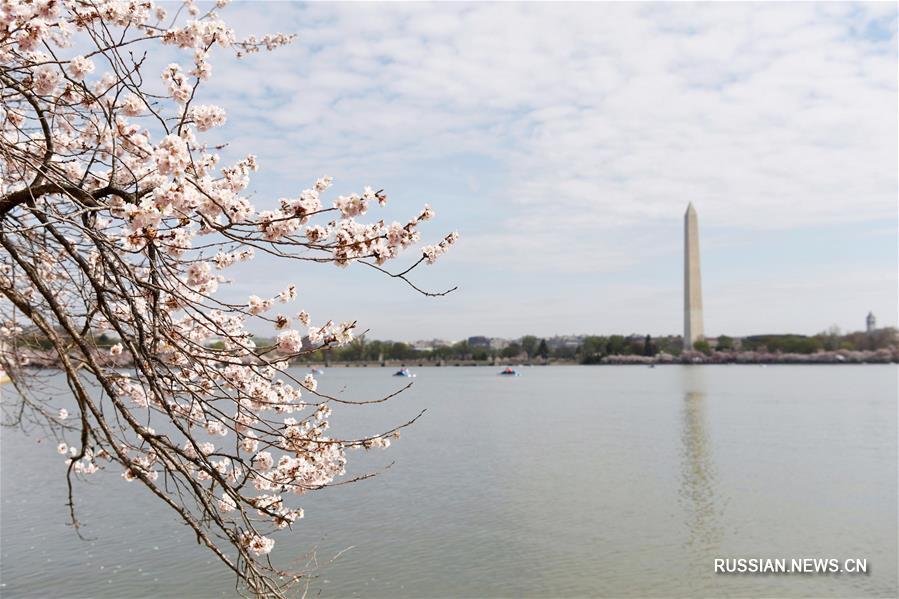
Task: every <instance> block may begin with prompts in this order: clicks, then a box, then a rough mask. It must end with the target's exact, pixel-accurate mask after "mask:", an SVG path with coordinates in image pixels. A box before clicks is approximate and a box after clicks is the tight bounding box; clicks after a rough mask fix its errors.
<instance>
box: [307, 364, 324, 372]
mask: <svg viewBox="0 0 899 599" xmlns="http://www.w3.org/2000/svg"><path fill="white" fill-rule="evenodd" d="M309 374H325V369H324V368H316V367H315V366H313V367H312V368H310V369H309Z"/></svg>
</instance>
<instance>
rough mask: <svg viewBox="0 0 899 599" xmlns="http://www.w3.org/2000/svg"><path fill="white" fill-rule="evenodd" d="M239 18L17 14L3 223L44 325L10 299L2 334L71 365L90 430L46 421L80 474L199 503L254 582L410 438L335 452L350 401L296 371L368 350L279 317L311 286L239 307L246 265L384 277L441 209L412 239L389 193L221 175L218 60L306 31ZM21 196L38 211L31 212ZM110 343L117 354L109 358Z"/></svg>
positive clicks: (11, 27) (105, 6)
mask: <svg viewBox="0 0 899 599" xmlns="http://www.w3.org/2000/svg"><path fill="white" fill-rule="evenodd" d="M223 5H224V3H222V2H220V3H218V4H217V6H216V10H211V11H209V12H208V13H206V14H201V11H200V9H199V7H198V6H197V5H196V4H194V3H193V2H189V1H188V2H185V3H184V4H183V7H182V8H184V10H183V11H181V10H178V11H173V16H171V17H170V16H169V14H168V11H166V9H165V8H164V6H162V5H157V4H154V3H153V2H151V1H149V0H141V1H136V0H95V1H92V2H81V1H80V0H33V1H29V2H24V1H21V2H20V1H17V0H0V61H2V63H3V64H4V66H7V65H8V66H9V68H5V69H4V70H3V72H2V73H0V78H2V79H3V84H4V94H3V99H2V106H0V136H2V143H3V146H4V152H3V153H2V156H0V200H4V202H3V203H0V206H6V205H7V204H9V205H10V206H11V207H10V208H8V209H7V208H3V209H2V210H4V212H0V219H3V220H4V225H5V224H6V219H9V220H10V221H11V222H12V226H11V227H10V228H9V230H10V231H12V233H11V234H10V235H9V236H8V239H9V243H10V244H11V247H14V248H15V253H13V252H10V253H9V255H10V259H9V261H7V260H5V259H4V261H3V263H2V264H0V286H2V288H3V291H4V293H5V297H10V298H15V300H16V301H17V302H20V305H21V304H27V305H29V306H30V307H31V310H30V311H29V312H28V313H29V314H34V315H35V316H34V317H32V318H31V319H30V322H29V321H28V316H27V314H26V315H25V316H23V311H22V310H20V309H13V308H12V307H10V306H11V304H9V303H3V301H0V336H2V337H3V343H6V342H9V343H15V342H16V340H17V339H18V338H19V337H21V336H24V334H25V329H26V328H30V330H31V332H32V333H33V331H34V330H38V331H39V332H40V333H42V334H43V335H44V336H45V337H46V338H47V339H48V340H50V341H51V342H52V343H54V344H56V346H55V347H56V349H57V350H58V353H59V354H60V355H61V356H65V357H66V358H67V361H66V363H67V364H69V365H70V366H66V367H67V368H71V370H70V371H68V374H69V377H70V382H71V383H72V384H71V387H72V389H73V390H74V392H75V393H76V395H77V397H78V399H79V403H78V406H79V407H78V413H73V414H72V415H70V414H69V411H68V410H66V409H59V410H56V409H53V410H50V409H47V410H45V411H44V412H43V413H44V416H45V417H47V418H48V420H49V421H50V422H51V425H52V426H53V427H54V429H53V430H54V431H57V432H59V433H60V435H61V436H60V438H61V441H60V443H59V445H58V447H57V449H58V451H59V453H60V454H61V455H63V456H65V457H64V459H65V460H67V465H68V466H69V471H70V472H72V473H74V474H76V475H90V474H93V473H95V472H97V471H99V470H100V469H103V468H109V467H110V466H111V465H112V464H116V465H117V467H118V468H120V471H121V476H122V478H123V479H124V480H126V481H133V482H139V483H143V484H145V485H147V486H150V487H152V488H153V490H154V491H156V492H158V493H160V494H168V493H171V490H172V489H182V490H183V489H189V490H190V493H193V494H194V499H195V500H196V501H195V504H196V508H194V506H193V504H191V506H190V508H188V506H187V502H183V503H182V504H181V505H182V507H183V508H184V510H183V511H179V514H181V517H183V518H185V520H186V522H187V523H188V524H189V525H191V526H192V527H193V528H194V530H195V531H196V532H197V534H200V535H204V534H207V531H208V530H209V528H210V527H218V530H217V531H216V532H217V534H218V538H224V539H231V540H232V541H233V543H235V545H234V546H235V547H236V548H237V550H239V551H241V555H242V557H243V558H244V561H245V562H246V564H248V565H247V566H246V567H249V568H255V567H256V566H255V565H253V558H254V557H260V556H263V555H266V554H268V553H269V552H270V551H271V550H272V547H273V545H274V540H273V539H271V538H269V537H267V536H265V535H266V534H270V532H274V531H277V530H279V529H283V528H290V527H291V526H292V525H293V524H295V523H296V521H297V520H299V519H301V518H302V517H303V510H302V508H301V507H300V506H298V505H293V504H291V503H290V501H289V500H288V497H289V496H291V495H292V496H293V497H294V501H296V499H295V498H296V497H297V496H302V495H304V494H306V493H308V492H310V491H314V490H316V489H319V488H321V487H323V486H327V485H329V484H332V482H333V481H334V480H335V479H336V478H338V477H341V476H343V475H344V474H345V472H346V470H345V466H346V463H347V451H348V450H350V449H353V448H365V449H370V448H387V447H388V446H389V444H390V439H391V438H395V437H392V434H393V433H387V434H377V435H372V436H368V437H364V438H361V439H338V438H333V437H332V436H330V434H329V432H328V431H329V429H330V420H329V418H330V416H331V407H330V406H331V405H332V404H333V402H334V400H333V398H330V397H327V396H326V395H323V394H321V392H320V391H319V390H318V383H317V381H316V380H315V378H314V377H312V376H311V375H310V376H305V377H302V378H300V377H297V376H295V374H292V373H291V371H290V370H289V369H288V366H289V364H288V360H289V359H291V358H292V357H295V356H298V355H303V354H305V353H310V352H314V351H317V350H320V349H323V348H328V347H332V346H339V345H343V344H346V343H349V342H351V341H352V340H353V330H354V327H355V323H354V322H352V321H347V322H337V321H333V320H327V319H326V318H325V317H323V318H321V319H320V320H316V323H321V322H323V321H324V324H313V321H312V318H311V316H310V315H309V313H308V312H307V311H306V310H302V309H294V315H293V316H288V315H286V314H275V315H272V312H273V311H274V309H275V307H276V306H279V305H283V304H288V303H290V302H295V301H296V300H297V298H298V296H299V295H300V292H301V291H302V292H304V293H305V291H306V290H305V289H300V288H298V287H297V286H296V285H286V286H285V287H284V288H283V289H281V290H280V291H279V292H277V293H274V294H271V292H270V291H269V292H266V291H265V290H263V289H261V288H260V289H254V290H253V291H255V293H252V294H251V295H249V296H247V297H246V300H245V301H243V302H237V303H235V302H229V301H225V300H223V299H220V298H219V293H220V289H221V287H222V286H223V285H226V284H227V283H228V282H229V281H228V279H227V278H226V276H225V274H226V272H227V270H228V269H229V268H230V267H232V266H234V265H236V264H238V263H242V262H247V261H249V260H253V259H254V258H255V257H257V255H258V254H260V253H267V254H271V255H274V256H276V257H278V258H280V259H302V260H306V261H308V262H323V263H331V264H335V265H337V266H346V265H348V264H350V263H353V262H356V261H364V262H366V263H369V264H373V265H376V266H381V265H383V264H385V263H386V262H387V261H389V260H392V259H395V258H398V257H399V256H400V255H401V254H402V252H403V250H405V249H408V248H411V247H412V246H414V245H416V244H417V243H418V242H419V241H420V240H421V238H422V236H421V233H420V231H419V229H420V228H421V225H422V224H423V223H425V222H426V221H429V220H430V219H431V218H432V217H433V215H434V213H433V211H432V210H431V208H430V207H429V206H427V205H425V206H424V208H423V209H422V210H421V211H420V212H419V213H418V215H417V216H415V217H413V218H411V219H409V220H407V221H405V222H391V223H389V224H388V223H385V222H383V221H381V220H379V221H376V222H371V223H367V222H362V221H361V220H360V219H362V218H363V217H365V216H366V215H367V214H368V213H369V210H374V209H375V208H377V207H383V206H385V205H386V203H387V195H386V194H385V193H384V191H383V190H378V191H375V190H374V188H372V187H365V188H363V190H362V191H361V192H358V193H348V192H344V193H342V194H336V197H333V199H331V197H332V196H329V193H330V192H329V190H330V189H331V188H332V186H333V181H332V179H331V178H330V177H327V176H325V177H321V178H319V179H317V180H315V181H314V182H313V183H312V184H311V186H309V187H308V188H305V189H302V190H301V191H299V192H296V191H291V192H289V193H288V194H286V195H288V196H289V197H284V198H281V199H279V200H277V201H270V200H268V199H266V198H260V199H256V200H255V203H254V202H251V201H250V199H249V197H248V193H247V190H248V188H249V185H250V181H251V176H253V174H254V173H256V172H257V171H258V168H259V165H258V164H257V160H256V157H255V156H253V155H248V156H246V157H245V158H243V159H240V160H237V161H236V162H233V163H231V164H222V163H221V162H222V160H221V157H220V156H219V154H218V153H217V147H216V146H210V145H209V144H207V143H205V142H204V139H203V138H204V135H203V134H205V133H206V132H208V131H209V130H210V129H212V128H214V127H222V126H224V125H225V124H226V112H225V110H224V108H222V107H220V106H215V105H212V104H201V103H199V102H200V101H201V100H200V99H201V98H202V90H203V88H202V85H201V84H202V83H203V82H205V81H206V80H207V79H209V78H210V77H211V76H212V73H213V70H212V63H211V57H212V55H213V52H215V51H217V50H221V49H230V50H231V51H233V52H235V53H236V54H237V55H247V54H254V53H256V52H258V51H259V50H260V49H274V48H276V47H278V46H281V45H284V44H285V43H288V42H289V41H290V40H291V39H292V36H289V35H284V34H272V35H269V36H262V37H251V38H247V39H246V40H238V39H237V37H236V35H235V33H234V31H233V30H232V29H231V28H230V27H229V26H227V25H226V23H225V22H224V21H222V20H221V19H220V17H219V16H218V10H217V9H219V8H221V7H222V6H223ZM126 33H127V35H126ZM123 36H124V37H123ZM73 38H75V39H74V40H73ZM73 42H77V43H73ZM160 43H161V44H164V45H167V46H169V48H168V49H167V50H166V52H171V51H175V52H177V53H178V54H179V56H180V55H182V54H183V55H185V56H183V57H182V60H181V62H180V63H179V62H172V63H170V64H168V65H167V66H166V67H165V68H164V69H162V71H161V72H158V73H156V74H155V75H154V76H153V77H152V78H150V77H146V73H144V72H143V70H146V67H145V66H144V65H143V63H142V62H140V59H139V58H138V57H139V56H140V54H141V53H140V52H138V51H137V50H138V49H139V48H140V46H141V44H144V45H145V46H146V47H148V48H153V47H154V46H153V45H154V44H160ZM90 44H94V46H95V47H94V48H93V49H89V46H90ZM51 49H52V51H51ZM76 49H77V53H76ZM182 65H184V66H182ZM142 69H143V70H142ZM151 79H152V82H150V80H151ZM154 86H155V87H154ZM300 187H301V186H299V185H298V186H297V188H298V189H299V188H300ZM20 196H21V197H24V198H27V201H25V200H22V201H21V202H18V203H16V202H14V201H13V200H14V199H15V198H17V197H20ZM6 200H8V202H7V201H6ZM256 203H258V204H259V208H258V209H257V206H256ZM32 205H33V206H37V207H39V210H36V209H34V208H33V207H32ZM4 230H7V229H4ZM457 237H458V234H456V233H452V234H450V235H447V236H446V237H444V238H443V240H442V241H440V242H439V243H438V244H436V245H431V246H426V247H424V248H423V249H422V250H421V251H422V254H421V255H420V256H419V257H418V262H415V264H418V263H419V262H426V263H433V262H434V261H435V260H436V259H437V258H438V257H439V256H440V255H442V254H443V253H445V252H446V250H447V249H448V248H449V246H450V245H452V244H453V243H454V242H455V241H456V239H457ZM6 239H7V237H6V236H4V242H6ZM413 267H414V266H413ZM405 272H408V270H407V271H405ZM403 276H404V275H403ZM4 301H5V300H4ZM23 319H24V320H23ZM23 322H25V323H27V327H24V328H23V326H22V323H23ZM253 322H257V323H258V322H267V323H269V324H270V325H271V326H273V327H274V328H275V329H276V330H277V331H278V333H277V338H276V341H275V343H274V344H272V345H271V346H265V347H262V346H257V342H256V340H255V338H254V335H253V334H252V333H251V330H250V329H251V327H250V323H253ZM46 323H51V324H50V325H47V324H46ZM41 327H44V328H41ZM86 332H90V333H92V334H95V335H96V337H95V336H92V335H89V334H86ZM101 334H105V335H107V336H108V337H111V338H112V342H111V343H107V342H104V343H103V344H100V343H99V342H98V341H97V339H98V338H99V336H100V335H101ZM2 357H3V358H4V360H5V359H6V354H5V347H4V356H2ZM91 377H92V379H91ZM84 379H91V380H92V381H93V384H95V386H96V393H95V394H94V395H92V394H91V393H88V392H87V391H84V390H83V389H82V388H81V387H80V385H82V380H84ZM70 409H71V407H70ZM73 412H74V411H73ZM151 422H152V423H153V425H154V426H156V427H157V428H158V429H159V430H160V432H157V431H156V430H154V429H153V428H151V427H150V426H149V423H151ZM156 423H161V425H157V424H156ZM82 426H86V427H87V429H86V430H84V436H83V437H82V436H81V434H80V433H81V432H82V430H81V429H80V427H82ZM162 431H165V432H162ZM67 438H71V439H75V438H77V439H78V442H77V444H76V445H69V443H68V442H67V441H66V440H65V439H67ZM163 481H165V482H166V483H167V484H166V485H163V484H162V483H163ZM179 501H180V499H179ZM191 509H196V511H194V512H191ZM210 514H211V515H210ZM211 542H212V541H210V543H211ZM254 572H255V570H254Z"/></svg>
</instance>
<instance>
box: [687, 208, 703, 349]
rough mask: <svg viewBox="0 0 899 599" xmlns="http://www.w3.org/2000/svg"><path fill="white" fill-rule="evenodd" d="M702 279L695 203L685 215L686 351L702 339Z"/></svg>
mask: <svg viewBox="0 0 899 599" xmlns="http://www.w3.org/2000/svg"><path fill="white" fill-rule="evenodd" d="M703 336H704V331H703V328H702V278H701V276H700V274H699V221H698V220H697V218H696V209H695V208H693V202H690V205H689V206H687V213H686V214H684V350H685V351H689V350H692V349H693V344H694V343H696V342H697V341H699V340H700V339H702V338H703Z"/></svg>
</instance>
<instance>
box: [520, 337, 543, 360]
mask: <svg viewBox="0 0 899 599" xmlns="http://www.w3.org/2000/svg"><path fill="white" fill-rule="evenodd" d="M539 343H540V342H539V341H538V340H537V338H536V337H534V336H533V335H525V336H524V337H522V338H521V349H523V350H524V351H525V352H526V353H527V355H528V357H529V358H533V357H534V356H536V355H537V347H538V345H539Z"/></svg>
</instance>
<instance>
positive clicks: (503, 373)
mask: <svg viewBox="0 0 899 599" xmlns="http://www.w3.org/2000/svg"><path fill="white" fill-rule="evenodd" d="M499 374H500V376H521V375H520V373H519V372H518V371H516V370H513V369H512V368H509V367H508V366H507V367H506V368H505V369H503V370H502V371H501V372H500V373H499Z"/></svg>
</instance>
